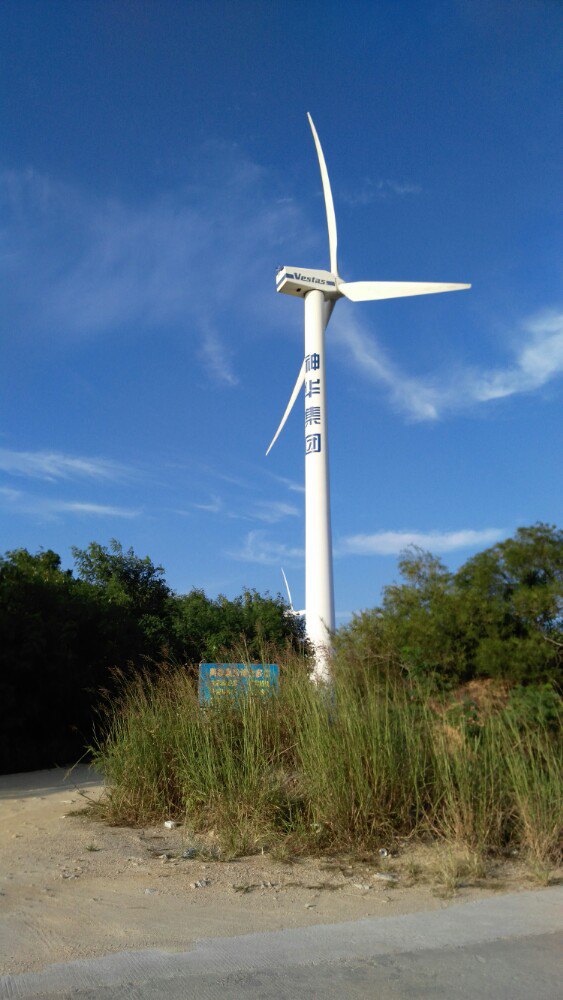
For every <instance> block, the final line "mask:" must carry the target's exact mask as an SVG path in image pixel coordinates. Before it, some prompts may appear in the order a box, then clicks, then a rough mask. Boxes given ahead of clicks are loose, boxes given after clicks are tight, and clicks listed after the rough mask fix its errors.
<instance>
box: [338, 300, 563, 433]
mask: <svg viewBox="0 0 563 1000" xmlns="http://www.w3.org/2000/svg"><path fill="white" fill-rule="evenodd" d="M333 323H334V336H335V339H336V340H338V341H339V342H340V343H341V344H342V345H343V346H345V348H346V351H347V354H348V358H349V359H350V360H351V361H352V363H354V364H355V365H356V366H357V367H358V368H359V369H360V371H361V372H362V373H363V374H364V376H367V377H368V378H369V379H371V380H372V381H373V382H377V383H379V384H380V385H382V386H384V387H386V389H387V391H388V393H389V397H390V399H391V401H392V403H393V404H394V405H395V407H396V408H397V409H399V410H401V411H403V412H404V413H406V414H407V416H408V417H410V418H411V419H412V420H416V421H423V420H438V419H439V418H440V417H442V416H444V414H446V413H447V412H452V411H455V410H461V409H464V408H467V407H470V406H474V405H475V404H478V403H485V402H489V401H490V400H494V399H503V398H506V397H508V396H513V395H516V394H518V393H526V392H533V391H535V390H537V389H541V388H542V387H543V386H544V385H546V384H547V383H548V382H549V381H551V380H552V379H554V378H556V377H557V376H559V375H561V374H562V373H563V312H561V311H556V310H545V311H542V312H540V313H537V314H535V315H533V316H530V317H529V318H528V319H526V320H525V321H524V322H523V323H522V324H521V326H520V328H519V329H518V331H516V334H515V338H514V339H515V341H516V348H515V351H514V358H513V360H512V361H511V362H508V363H507V364H506V366H505V367H502V368H490V369H478V368H465V369H464V368H461V367H460V368H458V369H457V370H456V371H455V372H454V373H451V372H448V373H442V374H439V373H437V374H436V375H434V376H433V377H432V378H423V377H417V376H412V375H408V374H407V373H406V372H404V371H403V370H402V368H401V367H400V366H399V365H397V364H396V363H395V362H394V361H392V360H391V359H390V358H389V357H388V356H387V354H386V352H385V351H384V350H383V348H382V347H381V346H380V345H379V344H378V342H377V340H376V338H375V337H374V336H373V335H372V334H371V333H370V332H368V331H367V330H366V329H365V328H364V326H363V325H362V323H361V322H360V321H359V320H358V319H357V318H355V317H352V316H351V315H350V313H349V312H342V313H340V315H339V314H336V315H335V318H334V320H333Z"/></svg>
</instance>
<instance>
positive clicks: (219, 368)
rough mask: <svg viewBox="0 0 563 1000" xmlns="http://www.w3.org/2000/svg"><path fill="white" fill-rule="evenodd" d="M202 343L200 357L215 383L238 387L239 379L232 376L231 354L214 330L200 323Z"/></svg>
mask: <svg viewBox="0 0 563 1000" xmlns="http://www.w3.org/2000/svg"><path fill="white" fill-rule="evenodd" d="M202 327H203V329H202V335H203V342H202V345H201V348H200V352H199V354H200V357H201V359H202V360H203V362H204V364H205V366H206V367H207V370H208V371H209V372H211V374H212V375H213V376H214V377H215V379H216V380H217V382H223V383H224V384H225V385H238V384H239V379H238V378H237V376H236V375H235V374H234V372H233V370H232V367H231V364H230V354H231V352H230V351H228V350H227V348H226V347H225V345H224V344H223V343H222V341H221V339H220V337H219V334H218V333H217V331H216V330H213V329H211V328H210V327H209V325H208V324H207V323H202Z"/></svg>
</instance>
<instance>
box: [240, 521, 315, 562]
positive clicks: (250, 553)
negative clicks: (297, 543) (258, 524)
mask: <svg viewBox="0 0 563 1000" xmlns="http://www.w3.org/2000/svg"><path fill="white" fill-rule="evenodd" d="M226 554H227V555H228V556H230V557H231V558H232V559H237V560H239V561H240V562H251V563H260V564H261V565H263V566H282V565H293V564H294V563H301V562H302V561H303V556H304V552H303V549H302V548H295V547H292V546H290V545H286V544H284V543H282V542H274V541H272V539H271V538H269V537H268V535H267V533H266V532H265V531H263V530H256V531H249V533H248V534H247V536H246V538H245V540H244V543H243V545H242V547H241V548H240V549H235V550H233V551H230V552H227V553H226Z"/></svg>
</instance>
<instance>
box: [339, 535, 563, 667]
mask: <svg viewBox="0 0 563 1000" xmlns="http://www.w3.org/2000/svg"><path fill="white" fill-rule="evenodd" d="M399 569H400V571H401V575H402V576H403V578H404V580H405V582H404V583H402V584H394V585H392V586H388V587H386V588H385V591H384V597H383V603H382V606H381V607H379V608H374V609H372V610H369V611H364V612H362V613H361V614H360V615H355V616H354V618H353V619H352V622H351V623H350V625H349V626H347V627H345V628H344V629H342V630H341V633H340V635H339V637H338V642H337V645H338V648H339V649H340V650H341V651H342V652H343V654H344V655H346V656H347V657H350V655H351V654H352V653H353V654H354V657H355V660H356V662H359V663H369V664H371V666H372V668H373V669H378V668H379V667H380V666H381V665H382V664H384V665H386V666H387V667H392V668H393V669H394V670H395V671H400V670H406V671H407V672H408V673H409V675H410V676H414V677H417V678H419V679H422V678H425V679H428V680H429V679H432V680H434V681H438V682H439V683H440V684H442V685H452V684H458V683H461V682H463V681H468V680H471V679H472V678H474V677H499V678H506V679H508V680H511V681H513V682H516V683H526V684H542V683H548V682H558V681H559V680H560V675H561V663H562V659H563V617H562V616H563V532H561V531H559V530H558V529H556V528H555V527H551V526H549V525H546V524H537V525H534V526H532V527H530V528H520V529H518V531H517V532H516V534H515V536H514V538H509V539H507V540H506V541H504V542H500V543H499V544H498V545H495V546H493V547H492V548H489V549H487V550H486V551H484V552H481V553H479V554H478V555H476V556H473V558H471V559H469V560H468V561H467V562H466V563H465V564H464V565H463V566H462V567H461V568H460V569H459V570H458V571H457V572H456V573H450V572H449V571H448V570H447V569H446V567H445V566H444V565H443V564H442V563H441V562H440V561H439V560H438V559H436V558H434V557H433V556H432V555H431V554H430V553H427V552H423V551H422V550H421V549H418V548H414V547H413V548H412V549H410V550H407V552H405V553H404V554H403V557H402V559H401V560H400V562H399Z"/></svg>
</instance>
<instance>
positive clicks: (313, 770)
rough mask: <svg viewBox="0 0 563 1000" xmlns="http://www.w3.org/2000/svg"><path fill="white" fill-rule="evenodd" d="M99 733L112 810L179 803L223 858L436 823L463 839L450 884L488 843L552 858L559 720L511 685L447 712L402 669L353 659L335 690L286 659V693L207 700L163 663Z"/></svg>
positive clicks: (369, 841)
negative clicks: (541, 712) (507, 692)
mask: <svg viewBox="0 0 563 1000" xmlns="http://www.w3.org/2000/svg"><path fill="white" fill-rule="evenodd" d="M267 659H268V661H269V662H272V658H271V655H270V654H269V655H268V657H267ZM104 733H105V735H104V736H103V737H102V738H101V739H100V742H99V743H98V745H97V746H96V747H95V748H94V757H95V764H96V766H97V767H98V768H100V769H101V770H102V771H103V773H104V776H105V780H106V785H107V789H108V791H107V797H106V802H105V811H106V817H107V819H108V820H109V821H110V822H114V823H139V824H141V823H142V824H146V823H149V822H151V821H158V822H160V821H161V819H162V817H163V816H173V817H175V818H176V819H178V820H180V821H181V822H184V823H186V824H187V825H188V826H189V827H190V828H191V829H192V830H194V831H197V832H198V833H199V834H201V835H203V834H204V833H205V832H206V831H210V830H214V831H215V839H216V841H217V844H218V848H219V849H220V854H221V857H223V858H229V857H234V856H236V855H240V854H250V853H254V852H257V851H259V850H260V849H268V850H270V851H272V852H273V853H274V854H275V855H276V856H277V857H280V858H281V857H284V858H285V857H289V856H291V855H293V856H295V855H303V854H307V853H314V854H319V853H327V854H328V853H331V852H333V853H334V852H335V851H337V852H340V853H341V854H342V853H344V852H349V854H350V856H354V857H356V858H357V857H359V856H362V855H365V853H366V852H367V853H368V854H369V853H370V852H371V853H372V855H374V856H375V855H376V854H377V849H378V848H379V847H381V844H388V845H393V843H396V842H397V840H398V838H404V837H420V836H428V835H431V836H432V837H434V838H438V840H439V841H441V842H443V843H445V844H448V845H450V846H451V847H452V851H453V849H454V848H455V851H456V852H457V854H454V853H452V856H451V859H450V861H449V862H448V863H447V864H445V867H444V871H443V872H442V873H440V880H441V884H442V886H443V887H444V889H445V891H453V889H454V888H455V886H456V885H457V884H459V881H460V880H462V879H463V878H467V877H471V878H473V879H475V878H479V877H482V872H483V871H484V869H483V862H482V859H483V857H484V856H485V854H486V853H487V852H491V851H501V850H502V851H510V850H516V849H518V850H520V851H521V852H522V854H523V855H525V856H526V857H527V858H528V859H529V863H530V864H531V865H532V866H535V868H536V870H537V871H538V873H539V871H540V870H541V871H542V872H544V873H545V872H547V871H548V870H549V866H550V865H552V864H553V863H554V861H555V859H556V857H557V847H558V834H559V828H560V821H561V807H562V800H561V781H560V774H561V744H560V742H558V739H557V733H556V732H555V731H554V728H553V724H552V720H550V725H549V726H548V725H543V724H542V722H541V720H539V721H538V719H537V718H535V719H534V720H533V722H529V721H528V720H527V719H526V718H516V717H515V714H514V708H513V706H512V707H511V709H510V711H509V710H508V709H507V708H506V699H504V702H503V703H502V704H499V706H496V707H493V708H492V709H491V710H490V711H487V712H486V713H485V714H484V715H483V717H482V718H477V720H476V719H475V718H474V717H473V715H471V716H468V715H467V713H461V714H459V716H458V717H454V718H452V717H451V713H450V714H448V713H447V712H444V711H443V710H441V708H440V706H438V705H437V704H436V697H435V695H434V697H431V696H430V695H429V694H428V693H426V692H424V691H423V690H422V689H419V688H417V687H416V686H413V685H412V684H410V683H408V682H405V681H400V682H399V681H396V680H392V679H391V678H390V677H388V676H386V675H385V674H383V675H382V676H379V677H378V678H375V677H374V675H373V674H371V675H368V674H367V673H365V674H364V675H361V673H359V670H358V667H357V665H355V669H354V671H353V672H352V671H350V672H349V673H348V674H347V673H346V671H345V670H344V669H337V670H336V671H335V676H334V682H333V684H332V686H331V688H330V690H329V689H326V688H322V687H315V686H314V685H313V684H311V682H310V680H309V679H308V676H307V674H306V671H305V670H304V669H303V664H302V663H300V662H296V661H293V662H292V661H289V660H287V661H286V662H285V664H283V665H282V678H281V683H280V690H279V693H278V694H277V695H275V696H272V697H271V698H268V699H259V698H254V697H245V698H241V699H240V700H239V701H238V702H236V703H235V702H233V701H229V700H218V701H217V702H216V703H214V704H211V705H208V706H205V707H200V706H199V704H198V701H197V695H196V691H195V688H194V686H193V680H192V679H191V678H190V676H189V675H188V674H187V672H185V671H183V670H182V669H175V670H170V669H167V670H163V671H162V672H161V673H160V675H158V676H157V677H156V678H155V677H154V676H153V677H152V679H151V678H148V677H144V676H137V677H135V678H133V679H132V680H130V682H129V683H128V685H126V686H125V688H124V690H123V693H122V697H121V699H120V701H119V702H118V703H117V704H115V705H114V706H113V707H111V708H110V709H108V711H107V714H106V717H105V721H104ZM459 851H461V852H462V853H461V855H460V854H459ZM460 858H461V860H460ZM448 865H449V867H448ZM480 872H481V875H480V874H479V873H480ZM464 873H465V874H464ZM412 876H413V877H415V872H414V871H413V872H412ZM543 877H544V879H545V878H548V876H547V875H545V874H544V876H543Z"/></svg>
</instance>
